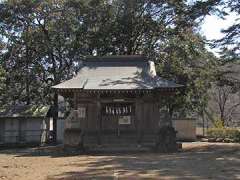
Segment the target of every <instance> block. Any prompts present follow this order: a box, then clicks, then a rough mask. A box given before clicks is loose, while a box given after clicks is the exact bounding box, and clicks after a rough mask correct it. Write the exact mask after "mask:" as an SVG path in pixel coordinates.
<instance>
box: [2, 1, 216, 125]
mask: <svg viewBox="0 0 240 180" xmlns="http://www.w3.org/2000/svg"><path fill="white" fill-rule="evenodd" d="M216 3H218V2H215V1H205V2H199V1H196V2H194V1H193V2H192V3H188V2H186V1H185V0H179V1H172V0H164V1H153V0H150V1H146V0H140V1H139V0H132V1H127V0H113V1H109V0H88V1H86V0H70V1H66V0H61V1H51V0H47V1H30V0H27V1H23V0H22V1H2V2H1V5H0V8H1V9H0V19H1V22H0V31H1V35H2V37H4V39H6V40H7V41H8V46H7V47H6V51H5V52H4V53H3V55H2V60H3V68H4V70H5V71H6V76H7V82H8V83H7V86H8V89H10V91H9V92H8V94H9V97H12V102H16V101H17V100H18V101H21V102H24V103H27V104H28V103H31V102H32V103H37V102H42V103H44V104H52V105H54V106H55V109H57V95H56V94H55V95H54V94H53V92H52V91H51V90H50V85H49V84H47V81H48V79H49V78H51V79H52V84H51V85H55V84H58V83H60V82H61V81H63V80H66V79H68V78H71V77H72V76H73V75H74V73H75V71H77V69H78V67H79V65H80V60H81V59H82V58H84V57H85V56H87V55H98V56H104V55H111V54H112V55H123V54H144V55H146V56H147V57H149V58H151V59H152V60H154V61H155V62H156V65H157V67H158V74H159V75H161V76H164V77H165V78H167V79H169V80H174V81H176V82H177V83H180V84H183V85H185V87H186V88H185V92H184V93H185V94H184V96H180V95H179V98H177V99H174V101H171V102H172V104H169V107H170V106H171V108H170V109H171V111H173V109H179V108H180V107H181V109H184V111H186V113H187V110H188V109H189V110H190V109H191V110H193V109H195V110H196V109H197V107H199V106H201V107H203V106H204V104H205V101H207V98H206V97H207V95H206V94H207V89H208V88H209V87H210V81H211V80H212V78H211V77H212V76H213V74H214V71H211V70H209V69H211V67H213V66H214V65H215V64H214V60H215V59H214V58H213V56H212V55H211V54H209V52H208V51H207V50H206V49H205V47H204V46H205V41H204V39H203V38H202V37H201V36H200V35H199V33H198V30H197V29H198V26H199V23H200V22H201V20H202V19H203V18H204V16H205V15H206V14H208V13H209V12H210V11H212V10H214V6H215V4H216ZM199 74H200V75H201V76H199ZM193 99H196V100H197V101H195V102H198V103H193V102H192V101H193ZM175 100H176V101H175ZM183 105H184V106H183ZM55 116H56V111H55ZM54 120H56V117H55V118H54ZM54 122H56V121H54Z"/></svg>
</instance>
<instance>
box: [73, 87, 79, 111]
mask: <svg viewBox="0 0 240 180" xmlns="http://www.w3.org/2000/svg"><path fill="white" fill-rule="evenodd" d="M73 109H74V110H77V109H78V94H77V92H75V91H74V93H73Z"/></svg>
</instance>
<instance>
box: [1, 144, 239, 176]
mask: <svg viewBox="0 0 240 180" xmlns="http://www.w3.org/2000/svg"><path fill="white" fill-rule="evenodd" d="M0 153H16V156H18V157H31V156H32V157H35V156H49V157H50V158H56V157H58V158H61V157H66V160H64V164H63V165H61V166H62V167H59V168H62V169H64V171H63V172H59V173H58V174H55V175H48V176H47V179H49V180H59V179H65V180H68V179H69V180H70V179H104V180H105V179H164V178H165V179H240V168H239V167H240V145H237V146H227V145H215V144H213V145H209V144H207V145H204V146H200V147H199V146H196V147H191V148H185V149H184V150H183V151H182V152H179V153H172V154H159V153H117V154H116V153H107V154H106V153H103V154H102V153H100V154H88V155H79V154H77V153H75V154H72V153H66V154H60V153H59V152H56V151H55V152H54V151H53V152H48V153H42V152H36V151H32V152H31V151H27V150H25V152H23V151H17V150H16V152H11V151H0ZM38 153H39V154H38ZM68 156H71V157H74V162H73V161H72V162H69V161H68ZM50 160H51V159H50ZM65 167H66V169H68V170H65Z"/></svg>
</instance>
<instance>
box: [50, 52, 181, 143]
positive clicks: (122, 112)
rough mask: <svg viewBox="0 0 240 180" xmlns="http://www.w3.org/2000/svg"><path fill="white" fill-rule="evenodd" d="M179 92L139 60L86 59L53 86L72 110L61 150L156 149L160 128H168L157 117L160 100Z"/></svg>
mask: <svg viewBox="0 0 240 180" xmlns="http://www.w3.org/2000/svg"><path fill="white" fill-rule="evenodd" d="M181 87H182V86H181V85H178V84H176V83H174V82H172V81H167V80H164V79H162V78H161V77H159V76H157V75H156V70H155V66H154V63H153V62H152V61H149V60H148V59H147V58H145V57H143V56H138V55H129V56H108V57H90V58H86V59H85V60H83V62H82V65H81V68H80V70H79V72H78V74H77V75H76V76H75V77H73V78H72V79H70V80H67V81H65V82H62V83H60V84H58V85H56V86H53V88H54V89H56V90H57V92H58V93H59V94H60V95H62V96H63V97H64V98H65V99H66V100H68V102H69V103H70V106H71V108H70V110H69V112H66V113H65V114H67V116H66V119H65V127H64V145H65V146H71V147H88V148H89V147H90V148H91V147H94V146H108V145H110V146H111V145H113V144H115V145H123V146H126V145H129V146H130V145H131V146H135V145H136V146H145V145H146V146H147V145H149V144H152V145H154V144H156V139H157V138H158V137H157V135H158V132H159V129H160V128H161V127H162V126H171V122H169V121H170V120H169V118H164V117H165V116H163V115H162V114H161V111H160V109H161V99H162V97H163V96H170V95H174V94H175V92H176V90H177V89H179V88H181Z"/></svg>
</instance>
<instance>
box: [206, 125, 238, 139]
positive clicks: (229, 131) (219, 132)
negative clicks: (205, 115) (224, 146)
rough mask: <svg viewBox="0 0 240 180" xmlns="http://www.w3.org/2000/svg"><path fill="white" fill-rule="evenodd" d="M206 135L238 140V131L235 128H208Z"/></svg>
mask: <svg viewBox="0 0 240 180" xmlns="http://www.w3.org/2000/svg"><path fill="white" fill-rule="evenodd" d="M207 135H208V137H209V138H223V139H226V138H228V139H231V140H233V141H234V142H240V131H239V130H238V129H235V128H211V129H208V131H207Z"/></svg>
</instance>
